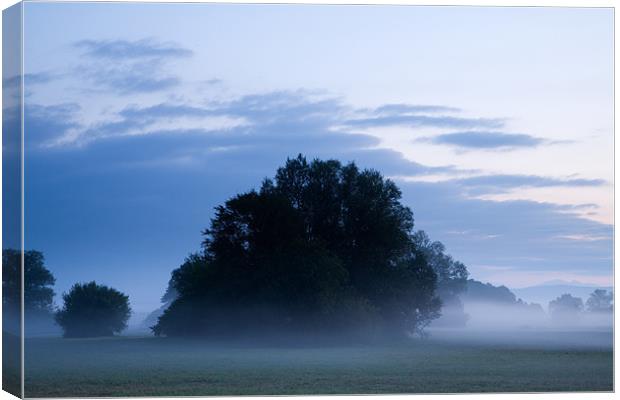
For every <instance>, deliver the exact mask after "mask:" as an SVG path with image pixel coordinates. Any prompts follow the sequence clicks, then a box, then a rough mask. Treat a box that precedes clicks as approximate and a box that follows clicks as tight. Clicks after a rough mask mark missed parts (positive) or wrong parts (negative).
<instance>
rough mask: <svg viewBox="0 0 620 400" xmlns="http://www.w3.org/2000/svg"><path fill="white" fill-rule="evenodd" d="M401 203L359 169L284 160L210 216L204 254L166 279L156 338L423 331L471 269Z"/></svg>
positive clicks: (392, 190) (373, 174) (392, 189)
mask: <svg viewBox="0 0 620 400" xmlns="http://www.w3.org/2000/svg"><path fill="white" fill-rule="evenodd" d="M400 199H401V192H400V190H399V189H398V187H397V186H396V185H395V184H394V183H393V182H392V181H390V180H389V179H384V178H383V177H382V176H381V174H380V173H379V172H377V171H374V170H360V169H358V167H357V166H356V165H355V164H354V163H350V164H346V165H343V164H341V163H340V162H338V161H335V160H328V161H321V160H313V161H311V162H308V161H307V160H306V159H305V157H303V156H301V155H300V156H298V157H297V158H294V159H289V160H287V162H286V164H285V165H284V166H283V167H281V168H279V169H278V170H277V173H276V175H275V178H274V179H273V180H272V179H266V180H265V181H263V184H262V186H261V187H260V189H259V190H251V191H249V192H246V193H243V194H239V195H237V196H234V197H233V198H231V199H229V200H228V201H226V202H225V204H223V205H221V206H219V207H217V208H216V213H215V217H214V218H213V219H212V220H211V224H210V227H209V228H208V229H206V230H205V231H204V232H203V233H204V242H203V247H202V251H201V252H199V253H196V254H192V255H190V256H189V257H188V258H187V259H186V261H185V262H184V263H183V265H181V266H180V267H179V268H178V269H176V270H174V271H173V273H172V277H171V280H170V285H169V288H170V291H171V292H173V293H175V295H176V297H175V299H174V301H172V302H171V304H170V306H169V307H168V308H167V309H166V310H165V311H164V313H163V315H162V316H161V317H160V318H159V320H158V322H157V324H156V325H155V326H154V327H153V331H154V332H155V334H157V335H167V336H225V337H230V336H231V335H240V336H243V335H252V336H253V337H255V336H256V335H260V334H270V333H273V332H279V333H283V332H287V333H294V334H296V335H300V334H314V333H321V332H329V333H330V334H334V333H336V332H338V333H340V334H343V335H348V337H350V336H351V335H354V334H359V333H363V334H364V335H366V334H372V335H398V336H401V335H407V334H412V333H420V332H422V330H423V328H424V327H425V326H427V325H428V324H429V323H430V322H431V321H432V320H434V319H435V318H437V317H438V316H439V314H440V308H441V301H440V298H439V297H440V296H442V297H444V298H445V299H448V300H449V299H451V298H452V297H453V296H454V293H456V292H458V291H459V290H460V286H461V285H462V284H463V283H462V282H463V281H464V280H466V277H467V272H466V269H465V267H464V266H463V265H462V264H460V263H455V262H454V261H452V260H451V259H450V258H446V256H445V255H443V250H444V249H443V247H441V246H440V244H436V243H437V242H435V243H433V242H430V241H429V240H428V238H427V237H426V236H425V235H424V234H419V235H418V236H416V235H414V232H413V226H414V220H413V214H412V212H411V210H410V209H409V208H408V207H406V206H404V205H403V204H401V202H400ZM431 264H434V265H436V266H437V270H435V269H433V266H432V265H431ZM438 280H439V284H440V286H439V288H440V292H439V295H438V291H437V289H438Z"/></svg>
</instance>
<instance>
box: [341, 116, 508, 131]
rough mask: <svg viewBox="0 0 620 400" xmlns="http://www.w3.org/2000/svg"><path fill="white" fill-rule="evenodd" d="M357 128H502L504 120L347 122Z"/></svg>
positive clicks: (403, 118)
mask: <svg viewBox="0 0 620 400" xmlns="http://www.w3.org/2000/svg"><path fill="white" fill-rule="evenodd" d="M345 124H346V125H348V126H351V127H357V128H376V127H386V126H407V127H412V128H415V127H434V128H462V129H471V128H501V127H503V126H504V120H503V119H500V118H461V117H451V116H429V115H417V114H393V115H385V116H373V117H368V118H358V119H351V120H348V121H345Z"/></svg>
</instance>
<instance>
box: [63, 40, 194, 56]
mask: <svg viewBox="0 0 620 400" xmlns="http://www.w3.org/2000/svg"><path fill="white" fill-rule="evenodd" d="M74 45H75V47H77V48H79V49H81V50H83V51H84V55H86V56H88V57H93V58H102V59H107V60H113V61H125V60H134V59H148V60H152V59H158V60H160V59H163V58H180V57H190V56H192V54H193V53H192V51H191V50H188V49H186V48H183V47H181V46H179V45H177V44H175V43H163V42H159V41H157V40H155V39H142V40H135V41H130V40H81V41H79V42H76V43H75V44H74Z"/></svg>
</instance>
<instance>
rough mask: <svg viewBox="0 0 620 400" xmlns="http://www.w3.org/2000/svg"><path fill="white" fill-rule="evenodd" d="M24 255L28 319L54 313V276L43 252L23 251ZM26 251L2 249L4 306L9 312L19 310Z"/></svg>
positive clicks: (25, 303)
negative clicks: (46, 265) (46, 263)
mask: <svg viewBox="0 0 620 400" xmlns="http://www.w3.org/2000/svg"><path fill="white" fill-rule="evenodd" d="M23 256H24V270H23V273H24V312H25V313H26V315H28V316H39V315H45V314H50V313H52V311H53V300H54V289H52V286H53V285H54V283H55V282H56V279H55V278H54V275H52V273H51V272H50V271H49V270H48V269H47V268H46V267H45V258H44V257H43V253H41V252H39V251H36V250H29V251H25V252H23ZM21 257H22V252H21V251H19V250H14V249H4V250H2V304H3V306H5V310H7V311H9V312H11V310H14V309H17V310H18V309H19V307H20V304H21V288H22V274H21V268H22V259H21Z"/></svg>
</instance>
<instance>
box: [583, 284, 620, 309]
mask: <svg viewBox="0 0 620 400" xmlns="http://www.w3.org/2000/svg"><path fill="white" fill-rule="evenodd" d="M613 302H614V296H613V293H612V292H610V291H607V290H604V289H596V290H595V291H594V292H592V293H591V294H590V297H588V300H587V301H586V308H587V309H588V311H590V312H605V313H610V312H613V310H614V304H613Z"/></svg>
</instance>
